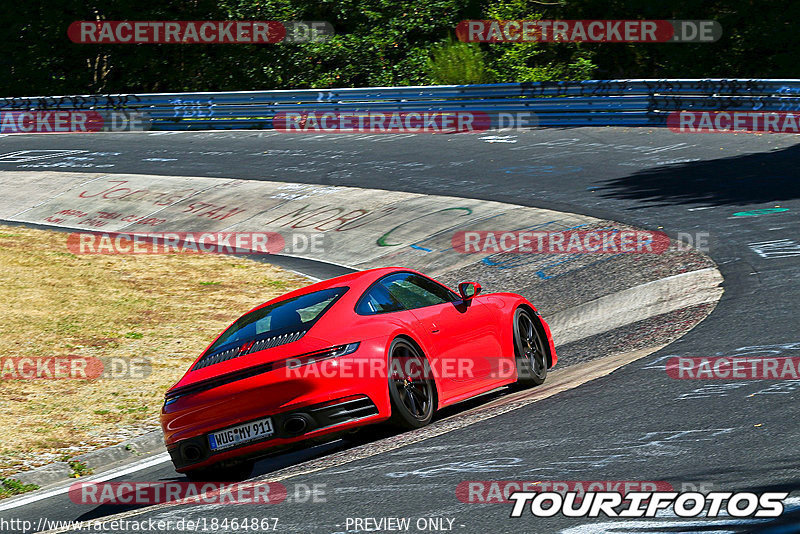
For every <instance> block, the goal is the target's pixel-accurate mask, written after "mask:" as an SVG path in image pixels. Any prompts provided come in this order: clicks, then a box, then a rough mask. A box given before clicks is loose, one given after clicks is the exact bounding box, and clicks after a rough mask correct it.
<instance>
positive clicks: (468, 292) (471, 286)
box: [458, 282, 481, 301]
mask: <svg viewBox="0 0 800 534" xmlns="http://www.w3.org/2000/svg"><path fill="white" fill-rule="evenodd" d="M458 292H459V293H461V299H462V300H464V301H467V300H471V299H473V298H475V297H477V296H478V293H480V292H481V285H480V284H479V283H478V282H461V283H460V284H458Z"/></svg>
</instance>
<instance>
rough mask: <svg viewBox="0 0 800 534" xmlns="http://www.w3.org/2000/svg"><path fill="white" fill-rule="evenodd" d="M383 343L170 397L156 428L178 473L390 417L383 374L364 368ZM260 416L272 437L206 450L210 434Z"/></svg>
mask: <svg viewBox="0 0 800 534" xmlns="http://www.w3.org/2000/svg"><path fill="white" fill-rule="evenodd" d="M386 344H387V340H386V339H383V338H375V339H370V340H365V341H362V342H361V343H360V345H359V347H358V349H357V350H356V351H355V352H353V353H351V354H348V355H345V356H341V357H336V358H332V359H328V360H324V361H319V362H316V363H312V364H308V365H303V366H300V367H296V368H281V369H274V370H271V371H268V372H264V373H259V374H256V375H253V376H247V377H246V378H243V379H237V380H234V381H231V382H226V383H222V384H214V385H213V387H210V388H208V389H203V390H199V391H195V392H192V393H189V394H186V395H185V396H181V397H177V398H176V399H174V400H171V401H170V402H169V403H168V404H165V406H164V408H163V410H162V412H161V426H162V429H163V431H164V441H165V443H166V446H167V450H168V451H169V452H170V455H171V456H172V459H173V463H174V464H175V468H176V469H177V470H178V471H181V472H184V471H187V470H190V469H197V468H201V467H207V466H210V465H212V464H215V463H220V462H224V461H226V460H239V459H245V458H249V457H255V456H265V455H267V454H270V453H272V452H275V451H276V450H279V449H281V448H288V447H289V446H293V445H294V444H296V443H299V442H302V441H306V440H310V439H314V438H321V437H323V436H328V435H329V434H334V433H337V432H341V431H345V430H348V429H351V428H354V427H358V426H363V425H366V424H371V423H376V422H380V421H382V420H386V419H388V418H389V417H390V416H391V408H390V404H389V393H388V388H387V377H386V374H385V372H383V373H373V372H370V369H373V368H374V367H375V366H374V365H372V364H373V363H374V362H375V361H385V358H386V356H385V355H386ZM379 367H380V366H379ZM264 417H270V418H272V426H273V430H274V433H273V434H272V435H270V436H268V437H266V438H263V439H260V440H258V441H249V442H246V443H243V444H239V445H236V446H233V447H230V448H225V449H222V450H217V451H212V450H211V448H210V445H209V440H208V436H209V434H211V433H213V432H218V431H220V430H224V429H227V428H230V427H233V426H237V425H241V424H246V423H248V422H251V421H255V420H258V419H262V418H264ZM301 427H302V428H301Z"/></svg>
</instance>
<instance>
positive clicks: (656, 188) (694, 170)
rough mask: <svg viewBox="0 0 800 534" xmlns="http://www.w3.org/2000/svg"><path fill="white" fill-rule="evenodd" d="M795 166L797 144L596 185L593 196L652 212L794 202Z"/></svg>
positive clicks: (799, 157)
mask: <svg viewBox="0 0 800 534" xmlns="http://www.w3.org/2000/svg"><path fill="white" fill-rule="evenodd" d="M798 161H800V144H798V145H793V146H790V147H787V148H782V149H780V150H774V151H771V152H759V153H755V154H745V155H741V156H733V157H729V158H719V159H712V160H703V161H692V162H687V163H678V164H673V165H664V166H659V167H654V168H648V169H644V170H641V171H637V172H634V173H632V174H630V175H628V176H623V177H621V178H614V179H612V180H606V181H604V182H600V183H601V186H600V188H599V189H597V190H596V191H597V192H598V193H599V194H600V195H601V196H603V197H605V198H610V199H617V200H635V201H639V202H646V203H652V204H654V205H658V206H669V205H677V204H704V205H708V206H722V205H751V204H762V203H767V202H775V201H786V200H792V199H796V198H800V180H798V165H797V162H798ZM629 209H638V208H636V207H635V206H634V207H631V208H629Z"/></svg>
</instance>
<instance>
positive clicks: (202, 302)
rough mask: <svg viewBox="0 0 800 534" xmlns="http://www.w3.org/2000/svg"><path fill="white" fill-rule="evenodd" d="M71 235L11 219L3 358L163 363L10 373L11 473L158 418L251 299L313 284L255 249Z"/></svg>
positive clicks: (2, 460)
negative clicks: (71, 372)
mask: <svg viewBox="0 0 800 534" xmlns="http://www.w3.org/2000/svg"><path fill="white" fill-rule="evenodd" d="M67 235H68V234H67V233H64V232H55V231H46V230H35V229H28V228H21V227H9V226H2V225H0V273H1V274H0V280H1V281H2V283H0V316H2V317H3V320H2V322H0V342H2V347H3V354H2V360H4V361H5V360H7V359H8V358H15V357H16V358H19V357H30V358H48V357H54V356H56V357H59V356H68V355H78V356H84V357H97V358H146V359H149V360H150V362H151V363H152V372H151V373H150V374H149V376H147V377H146V378H143V379H141V378H140V379H113V378H107V379H103V378H101V379H96V380H75V379H64V380H52V379H37V380H19V379H9V378H8V376H9V375H7V374H2V375H0V376H2V377H3V378H2V379H0V398H1V399H2V403H3V410H1V411H0V436H2V437H3V439H2V442H0V476H5V477H7V476H9V475H11V474H13V473H15V472H19V471H22V470H25V469H28V468H31V467H36V466H38V465H43V464H46V463H49V462H52V461H57V460H60V459H62V458H64V457H72V456H75V455H77V454H80V453H82V452H85V451H88V450H91V449H94V448H97V447H100V446H106V445H110V444H113V443H118V442H120V441H123V440H125V439H127V438H129V437H132V436H135V435H138V434H140V433H142V432H144V431H146V430H150V429H153V428H156V427H157V424H158V413H159V411H160V409H161V404H162V401H163V397H164V391H165V390H166V389H167V388H168V387H169V386H170V385H172V384H173V383H174V382H175V381H176V380H178V379H179V378H180V377H181V375H182V374H183V373H184V372H185V371H186V369H187V368H188V366H189V365H190V364H191V362H192V361H193V360H194V359H195V358H196V357H197V356H198V354H199V353H200V351H202V350H203V349H204V348H205V347H206V346H207V345H208V343H209V342H210V341H211V340H212V339H213V337H214V336H215V335H216V334H218V333H219V332H220V331H221V330H222V329H223V328H224V327H225V326H227V325H228V324H229V323H230V322H232V321H233V320H234V319H236V318H237V317H238V316H239V315H241V314H242V313H243V312H245V311H247V310H249V309H250V308H252V307H254V306H256V305H258V304H261V303H262V302H264V301H266V300H269V299H271V298H273V297H276V296H278V295H281V294H283V293H285V292H287V291H290V290H293V289H296V288H299V287H302V286H304V285H306V284H308V280H307V279H305V278H304V277H301V276H299V275H296V274H293V273H290V272H287V271H284V270H282V269H279V268H277V267H274V266H271V265H268V264H263V263H258V262H254V261H251V260H248V259H247V258H243V257H242V258H240V257H230V256H221V255H210V254H209V255H186V254H183V255H139V256H137V255H97V256H95V255H86V256H76V255H74V254H71V253H69V252H68V251H67V246H66V239H67ZM2 370H3V368H2V367H0V371H2ZM3 484H5V482H4V483H3ZM3 487H4V488H5V486H3ZM8 491H12V490H9V489H0V496H3V495H5V494H6V493H7V492H8Z"/></svg>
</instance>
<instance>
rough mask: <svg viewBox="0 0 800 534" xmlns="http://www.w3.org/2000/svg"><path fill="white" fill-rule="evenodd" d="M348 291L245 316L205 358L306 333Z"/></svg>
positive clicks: (330, 292)
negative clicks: (277, 336) (221, 350)
mask: <svg viewBox="0 0 800 534" xmlns="http://www.w3.org/2000/svg"><path fill="white" fill-rule="evenodd" d="M347 289H348V288H346V287H334V288H331V289H323V290H322V291H315V292H314V293H309V294H307V295H301V296H299V297H294V298H292V299H288V300H282V301H280V302H276V303H275V304H270V305H269V306H265V307H263V308H260V309H258V310H255V311H252V312H250V313H248V314H247V315H243V316H242V317H240V318H239V319H237V320H236V322H235V323H233V324H232V325H231V326H230V327H228V329H227V330H225V332H224V333H223V334H222V335H221V336H220V337H219V339H217V340H216V341H215V342H214V344H213V345H211V347H209V349H208V351H206V354H210V353H212V352H214V351H216V350H217V349H219V348H220V347H222V346H224V345H229V344H233V343H244V342H247V341H251V340H254V339H258V338H261V337H267V336H270V335H273V334H281V333H284V332H295V331H297V330H306V329H308V328H310V327H311V325H312V324H313V323H314V322H315V321H317V320H318V319H319V318H320V317H322V315H323V314H324V313H325V312H326V311H328V309H330V307H331V306H333V303H334V302H336V300H337V299H338V298H339V297H341V296H342V295H344V293H345V292H346V291H347Z"/></svg>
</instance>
